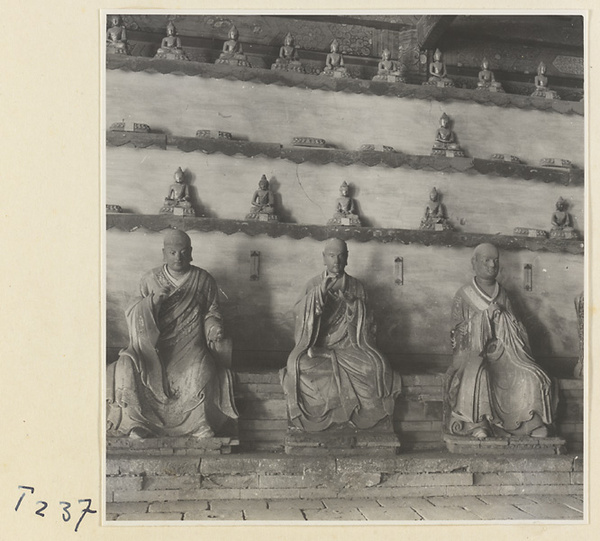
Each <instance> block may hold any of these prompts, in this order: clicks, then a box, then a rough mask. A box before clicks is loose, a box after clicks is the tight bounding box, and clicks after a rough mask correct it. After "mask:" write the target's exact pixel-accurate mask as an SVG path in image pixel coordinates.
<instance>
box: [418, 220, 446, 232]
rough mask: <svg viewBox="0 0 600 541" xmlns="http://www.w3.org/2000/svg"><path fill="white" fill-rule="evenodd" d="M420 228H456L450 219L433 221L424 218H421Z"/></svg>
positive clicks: (439, 229)
mask: <svg viewBox="0 0 600 541" xmlns="http://www.w3.org/2000/svg"><path fill="white" fill-rule="evenodd" d="M419 229H422V230H423V231H453V230H454V228H453V227H452V226H451V225H450V223H449V222H448V220H444V221H441V222H433V221H430V220H427V219H426V218H424V219H423V220H421V226H420V227H419Z"/></svg>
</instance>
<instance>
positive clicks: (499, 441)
mask: <svg viewBox="0 0 600 541" xmlns="http://www.w3.org/2000/svg"><path fill="white" fill-rule="evenodd" d="M444 443H445V444H446V448H447V449H448V451H450V452H451V453H457V454H469V455H498V454H503V455H504V454H506V455H513V454H531V455H562V454H565V453H566V441H565V440H564V439H562V438H532V437H530V436H519V437H516V436H510V437H506V438H497V437H491V438H485V439H484V440H479V439H477V438H472V437H467V436H453V435H451V434H444Z"/></svg>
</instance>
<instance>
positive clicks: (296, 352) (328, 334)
mask: <svg viewBox="0 0 600 541" xmlns="http://www.w3.org/2000/svg"><path fill="white" fill-rule="evenodd" d="M323 280H324V275H320V276H317V277H315V278H313V279H312V280H310V281H309V283H308V284H307V286H306V290H305V293H304V295H303V296H302V298H301V299H300V300H299V301H298V303H297V304H296V308H295V311H296V332H295V340H296V346H295V347H294V349H293V350H292V352H291V353H290V355H289V358H288V361H287V366H286V368H284V369H283V370H282V372H281V376H282V384H283V388H284V391H285V394H286V399H287V405H288V413H289V416H290V419H291V420H292V422H293V423H294V424H295V425H296V426H298V427H299V428H302V429H304V430H306V431H309V432H317V431H321V430H325V429H326V428H327V427H329V426H330V425H332V424H333V423H345V422H348V421H351V422H352V423H353V424H354V425H355V426H356V427H358V428H361V429H365V428H371V427H373V426H375V425H376V424H377V423H378V422H379V421H381V420H382V419H384V418H386V417H387V416H391V415H392V413H393V411H394V400H395V397H396V395H398V394H399V393H400V385H401V383H400V376H399V375H398V374H395V373H394V372H393V371H392V369H391V368H390V366H389V364H388V362H387V361H386V360H385V358H384V357H383V356H382V355H381V353H379V352H378V351H377V350H376V349H375V348H374V347H373V345H372V343H371V340H370V339H369V336H368V323H367V316H366V295H365V291H364V288H363V286H362V284H361V283H360V282H359V281H358V280H357V279H356V278H353V277H351V276H348V275H347V274H344V275H343V277H342V278H341V286H340V289H341V290H342V291H343V292H344V293H345V295H346V297H348V298H350V299H352V300H351V301H350V302H349V303H348V304H347V303H346V301H344V300H341V299H339V298H338V297H336V296H335V295H334V294H333V293H332V292H328V293H325V294H323V292H322V291H321V283H322V282H323Z"/></svg>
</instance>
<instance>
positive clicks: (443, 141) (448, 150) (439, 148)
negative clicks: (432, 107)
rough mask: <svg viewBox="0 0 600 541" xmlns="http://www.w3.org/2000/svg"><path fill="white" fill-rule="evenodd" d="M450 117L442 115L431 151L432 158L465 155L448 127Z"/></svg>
mask: <svg viewBox="0 0 600 541" xmlns="http://www.w3.org/2000/svg"><path fill="white" fill-rule="evenodd" d="M449 123H450V117H448V115H447V114H446V113H444V114H443V115H442V116H441V118H440V127H439V129H438V131H437V132H436V134H435V143H433V148H432V149H431V155H432V156H447V157H449V158H454V157H464V156H465V153H464V151H463V150H462V149H461V148H460V146H459V144H458V143H457V142H456V136H455V135H454V132H453V131H452V130H451V129H450V128H449V127H448V125H449Z"/></svg>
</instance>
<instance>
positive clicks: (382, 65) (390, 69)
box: [373, 49, 404, 83]
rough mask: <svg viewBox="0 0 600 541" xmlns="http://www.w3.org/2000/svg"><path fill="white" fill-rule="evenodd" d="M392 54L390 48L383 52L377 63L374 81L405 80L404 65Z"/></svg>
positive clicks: (391, 81)
mask: <svg viewBox="0 0 600 541" xmlns="http://www.w3.org/2000/svg"><path fill="white" fill-rule="evenodd" d="M391 56H392V54H391V53H390V50H389V49H384V50H383V51H382V53H381V61H380V62H379V64H377V75H375V77H373V81H386V82H388V83H399V82H404V73H403V71H404V70H403V68H404V66H403V65H402V64H401V63H399V62H394V61H393V60H392V59H391Z"/></svg>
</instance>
